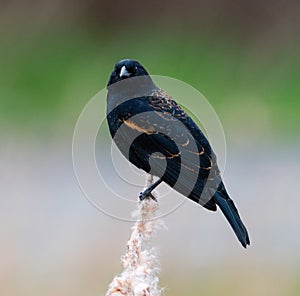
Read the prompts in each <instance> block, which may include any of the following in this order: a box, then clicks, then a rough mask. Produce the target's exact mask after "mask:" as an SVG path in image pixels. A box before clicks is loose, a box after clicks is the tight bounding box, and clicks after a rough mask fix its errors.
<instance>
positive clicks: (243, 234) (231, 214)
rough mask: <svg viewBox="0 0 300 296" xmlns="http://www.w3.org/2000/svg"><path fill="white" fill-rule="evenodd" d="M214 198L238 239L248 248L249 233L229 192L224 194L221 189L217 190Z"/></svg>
mask: <svg viewBox="0 0 300 296" xmlns="http://www.w3.org/2000/svg"><path fill="white" fill-rule="evenodd" d="M225 193H226V192H225ZM214 200H215V202H216V204H217V205H218V206H219V207H220V209H221V211H222V212H223V214H224V215H225V217H226V219H227V220H228V222H229V224H230V225H231V227H232V229H233V231H234V232H235V234H236V236H237V238H238V240H239V241H240V242H241V244H242V245H243V247H244V248H247V245H250V239H249V235H248V232H247V229H246V227H245V225H244V224H243V222H242V220H241V218H240V216H239V213H238V211H237V208H236V207H235V205H234V203H233V201H232V200H231V199H230V198H229V196H228V195H227V194H226V196H224V194H223V192H222V193H221V192H219V191H217V192H215V194H214Z"/></svg>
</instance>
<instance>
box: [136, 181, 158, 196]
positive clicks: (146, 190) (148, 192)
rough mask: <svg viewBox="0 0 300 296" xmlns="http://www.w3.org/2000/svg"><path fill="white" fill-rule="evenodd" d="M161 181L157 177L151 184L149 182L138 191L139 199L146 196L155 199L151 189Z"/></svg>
mask: <svg viewBox="0 0 300 296" xmlns="http://www.w3.org/2000/svg"><path fill="white" fill-rule="evenodd" d="M161 182H162V180H161V179H158V180H157V181H155V182H154V183H153V184H151V185H150V186H149V187H147V188H146V189H145V190H144V191H143V192H141V193H140V196H139V198H140V201H142V200H144V199H145V198H146V197H151V198H152V199H154V200H155V201H157V200H156V198H155V197H154V196H153V195H152V194H151V192H152V190H154V189H155V188H156V187H157V186H158V185H159V184H160V183H161Z"/></svg>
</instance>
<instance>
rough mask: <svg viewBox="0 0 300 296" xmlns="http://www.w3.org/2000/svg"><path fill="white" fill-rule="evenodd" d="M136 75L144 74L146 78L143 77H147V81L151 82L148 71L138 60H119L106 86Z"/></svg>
mask: <svg viewBox="0 0 300 296" xmlns="http://www.w3.org/2000/svg"><path fill="white" fill-rule="evenodd" d="M137 76H146V77H147V78H146V77H145V79H149V81H151V82H152V80H151V78H150V76H149V74H148V72H147V71H146V70H145V68H144V67H143V66H142V65H141V64H140V63H139V62H137V61H134V60H129V59H126V60H121V61H119V62H118V63H116V65H115V68H114V70H113V72H112V73H111V75H110V79H109V81H108V85H107V86H110V85H112V84H114V83H116V82H118V81H121V80H124V79H127V78H131V77H137Z"/></svg>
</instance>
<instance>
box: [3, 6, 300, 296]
mask: <svg viewBox="0 0 300 296" xmlns="http://www.w3.org/2000/svg"><path fill="white" fill-rule="evenodd" d="M299 11H300V4H299V2H297V1H283V0H279V1H271V0H269V1H258V0H254V1H241V0H239V1H233V0H229V1H223V0H214V1H210V2H208V1H202V0H201V1H196V0H191V1H185V2H183V1H168V0H162V1H156V0H155V1H148V2H145V1H119V0H117V1H113V2H109V1H107V2H103V1H95V0H88V1H78V0H75V1H72V2H68V1H65V0H61V1H51V2H50V1H44V0H40V1H22V2H21V1H4V0H0V34H1V39H0V42H1V43H0V45H1V46H0V69H1V71H0V132H1V147H0V149H1V150H0V151H1V155H0V159H1V171H0V174H1V179H2V182H3V184H2V185H1V189H0V192H1V204H2V205H1V209H0V211H1V218H0V219H1V220H2V222H1V226H0V231H1V237H2V239H3V242H2V243H1V249H2V250H1V255H0V262H1V266H0V293H1V295H41V294H43V295H73V296H74V295H82V294H85V295H103V294H104V293H105V291H106V288H107V286H108V284H109V283H110V281H111V279H112V278H113V276H114V274H115V273H116V272H119V271H121V266H120V264H119V257H120V255H121V254H122V253H123V252H124V250H125V242H126V239H127V238H128V235H129V229H130V224H128V223H124V222H120V221H115V220H113V219H112V218H109V217H106V216H105V215H104V214H102V213H100V212H98V211H97V210H96V209H94V208H93V207H92V206H91V205H90V204H89V203H88V202H87V201H86V200H85V199H84V197H83V195H82V193H81V192H80V190H79V187H78V185H77V183H76V180H75V178H74V174H73V172H72V160H71V141H72V135H73V130H74V126H75V123H76V120H77V118H78V116H79V114H80V112H81V110H82V108H83V107H84V106H85V104H86V103H87V102H88V101H89V100H90V99H91V98H92V97H93V96H94V95H95V94H96V93H97V92H98V91H100V90H101V89H103V88H104V87H105V86H106V83H107V80H108V77H109V75H110V73H111V71H112V69H113V66H114V64H115V62H117V61H118V60H120V59H123V58H133V59H137V60H139V61H140V62H141V63H142V64H143V65H144V66H145V67H146V69H147V70H148V71H149V72H150V73H151V74H155V75H164V76H170V77H174V78H177V79H180V80H183V81H185V82H187V83H188V84H190V85H192V86H194V87H195V88H197V89H198V90H199V91H200V92H201V93H203V94H204V95H205V97H206V98H207V99H208V100H209V102H210V103H211V104H212V106H213V107H214V109H215V110H216V112H217V114H218V115H219V117H220V120H221V122H222V124H223V127H224V130H225V135H226V139H227V148H228V158H227V167H226V172H225V176H224V177H225V181H226V183H227V184H230V185H228V187H229V191H230V192H232V195H233V199H234V200H236V203H237V205H238V207H239V208H241V209H240V210H241V212H242V214H243V216H245V221H246V224H247V225H249V229H250V234H251V238H252V241H253V246H251V247H250V249H249V250H248V251H246V252H245V251H243V250H242V249H241V248H240V247H239V246H238V244H236V243H235V241H234V238H233V236H232V235H231V233H230V230H229V229H228V227H227V225H224V224H225V223H224V220H223V217H221V215H220V214H215V215H214V214H211V213H208V212H206V211H203V210H202V209H199V208H198V207H195V206H194V205H192V204H190V203H187V205H185V206H183V207H182V208H181V209H179V211H178V213H176V212H175V213H174V214H172V215H171V217H168V218H166V224H167V225H168V227H169V231H168V232H163V233H161V234H159V236H158V238H157V239H156V245H157V246H158V247H159V249H160V250H161V264H162V275H161V285H162V286H165V287H166V290H165V291H166V295H174V296H175V295H218V294H220V293H222V294H223V295H253V294H257V295H273V296H274V295H299V293H300V285H299V280H300V260H299V259H300V256H299V252H298V251H299V248H300V238H299V229H300V219H299V213H298V211H297V205H298V206H299V205H300V202H299V193H298V192H297V190H296V188H297V187H298V186H297V182H298V177H299V175H300V156H299V148H300V145H299V143H300V142H299V126H300V119H299V109H300V99H299V97H300V87H299V84H300V51H299V45H300V39H299V34H300V12H299ZM194 108H201V106H199V104H198V103H197V102H194ZM107 141H108V139H107ZM2 182H1V183H2ZM137 193H138V191H137ZM107 198H109V197H107ZM179 217H180V219H178V218H179ZM186 217H189V219H188V220H187V218H186ZM216 217H218V218H216ZM216 219H217V220H216ZM218 219H219V220H218ZM187 229H189V231H187Z"/></svg>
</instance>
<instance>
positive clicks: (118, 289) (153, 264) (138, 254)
mask: <svg viewBox="0 0 300 296" xmlns="http://www.w3.org/2000/svg"><path fill="white" fill-rule="evenodd" d="M152 181H153V180H152V178H151V177H150V178H149V179H148V184H151V183H152ZM157 209H158V203H157V202H156V201H154V200H153V199H145V200H143V201H142V202H140V203H139V204H138V209H137V210H136V211H135V213H134V216H135V217H136V218H137V221H136V222H135V224H134V226H133V227H132V229H131V230H132V233H131V236H130V239H129V241H128V242H127V251H126V254H125V255H124V256H122V258H121V261H122V264H123V267H124V270H123V272H122V273H121V275H117V276H116V277H115V278H114V279H113V281H112V283H111V284H110V286H109V290H108V292H107V293H106V296H124V295H126V296H160V295H161V291H162V290H161V289H159V287H158V282H159V278H158V273H159V264H158V259H157V254H156V252H155V249H153V248H150V247H147V243H148V242H149V241H150V239H151V238H152V236H153V234H154V232H155V231H156V230H158V229H159V228H160V227H161V226H162V225H163V222H162V220H160V219H155V213H156V211H157Z"/></svg>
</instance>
